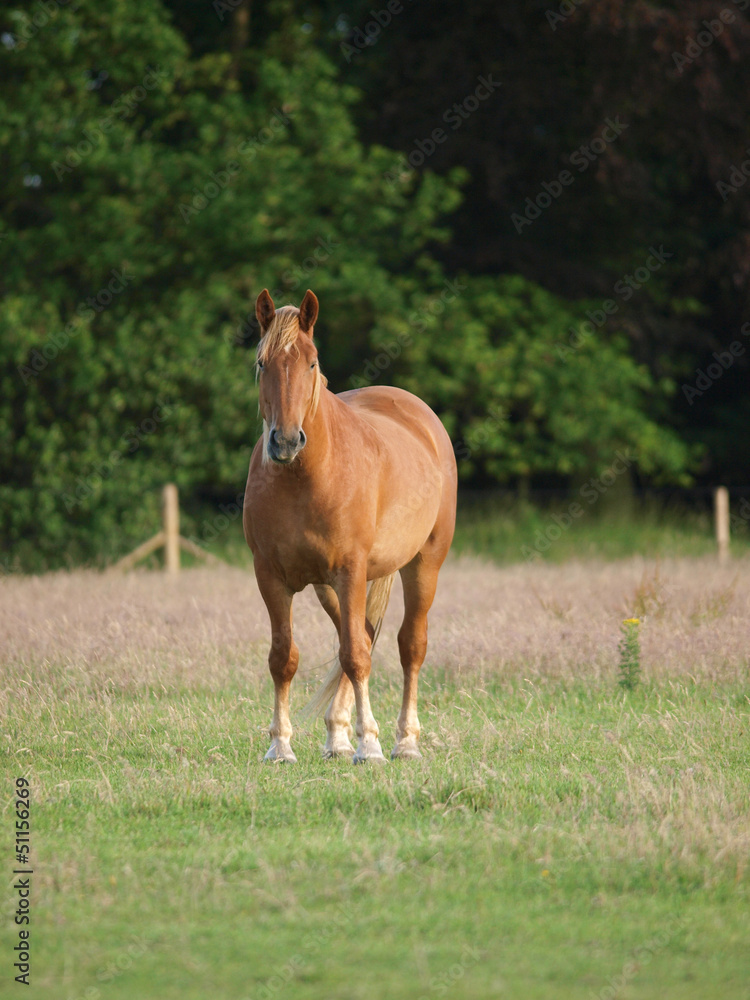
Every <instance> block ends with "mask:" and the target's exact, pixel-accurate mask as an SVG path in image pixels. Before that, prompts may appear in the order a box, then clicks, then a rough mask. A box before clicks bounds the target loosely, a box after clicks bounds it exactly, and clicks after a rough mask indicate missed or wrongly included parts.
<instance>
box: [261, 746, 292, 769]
mask: <svg viewBox="0 0 750 1000" xmlns="http://www.w3.org/2000/svg"><path fill="white" fill-rule="evenodd" d="M263 760H266V761H269V762H270V763H271V764H282V763H286V764H296V763H297V758H296V757H295V756H294V753H293V751H292V748H291V747H290V746H289V744H288V743H280V742H279V741H278V740H274V741H273V743H272V744H271V746H270V747H269V749H268V753H267V754H266V756H265V757H264V758H263Z"/></svg>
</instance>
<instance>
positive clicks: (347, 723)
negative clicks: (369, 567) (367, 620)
mask: <svg viewBox="0 0 750 1000" xmlns="http://www.w3.org/2000/svg"><path fill="white" fill-rule="evenodd" d="M315 593H316V594H317V595H318V600H319V601H320V603H321V604H322V606H323V609H324V610H325V612H326V614H327V615H328V617H329V618H330V619H331V621H332V622H333V624H334V625H335V626H336V632H337V633H338V636H339V641H341V608H340V607H339V599H338V597H337V596H336V591H335V590H334V589H333V587H327V586H325V585H322V584H321V585H319V586H318V585H316V586H315ZM353 707H354V688H353V687H352V682H351V681H350V680H349V678H348V677H347V676H346V674H345V673H344V672H343V670H342V671H341V677H340V678H339V686H338V687H337V688H336V693H335V694H334V696H333V698H332V699H331V704H330V705H329V706H328V708H327V709H326V714H325V721H326V730H327V733H328V735H327V737H326V744H325V747H324V748H323V756H324V757H343V756H349V757H351V755H352V754H353V753H354V747H353V746H352V744H351V740H352V737H353V736H354V730H353V729H352V721H351V720H352V708H353Z"/></svg>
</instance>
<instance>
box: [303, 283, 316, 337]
mask: <svg viewBox="0 0 750 1000" xmlns="http://www.w3.org/2000/svg"><path fill="white" fill-rule="evenodd" d="M317 318H318V300H317V299H316V297H315V294H314V293H313V292H311V291H310V289H309V288H308V289H307V291H306V292H305V297H304V299H303V300H302V305H301V306H300V307H299V328H300V330H301V331H302V332H303V333H309V331H310V330H312V328H313V327H314V326H315V320H316V319H317Z"/></svg>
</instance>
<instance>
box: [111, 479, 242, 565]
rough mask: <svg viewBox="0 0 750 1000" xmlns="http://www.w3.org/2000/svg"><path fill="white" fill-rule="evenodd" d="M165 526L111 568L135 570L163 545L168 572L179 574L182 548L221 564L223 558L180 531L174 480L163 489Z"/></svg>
mask: <svg viewBox="0 0 750 1000" xmlns="http://www.w3.org/2000/svg"><path fill="white" fill-rule="evenodd" d="M161 496H162V515H161V517H162V529H161V531H157V533H156V534H155V535H154V536H153V537H152V538H149V540H148V541H147V542H143V543H142V544H141V545H139V546H138V548H136V549H133V551H132V552H131V553H129V555H126V556H123V557H122V559H119V560H118V561H117V562H116V563H115V564H114V566H113V567H112V569H119V570H128V569H132V568H133V566H135V564H136V563H137V562H140V560H141V559H145V558H146V556H149V555H151V553H152V552H155V551H156V550H157V549H160V548H161V547H162V545H163V546H164V568H165V570H166V571H167V572H168V573H171V574H176V573H179V572H180V549H184V550H185V551H186V552H189V553H190V555H191V556H195V557H196V558H197V559H202V560H203V561H204V562H207V563H209V565H213V566H220V565H221V563H222V560H221V559H218V558H217V557H216V556H214V555H211V553H210V552H206V551H205V550H204V549H202V548H201V547H200V545H197V544H196V543H195V542H193V541H191V540H190V539H189V538H183V537H182V535H181V534H180V501H179V497H178V494H177V487H176V486H175V484H174V483H167V485H166V486H165V487H164V489H163V490H162V494H161Z"/></svg>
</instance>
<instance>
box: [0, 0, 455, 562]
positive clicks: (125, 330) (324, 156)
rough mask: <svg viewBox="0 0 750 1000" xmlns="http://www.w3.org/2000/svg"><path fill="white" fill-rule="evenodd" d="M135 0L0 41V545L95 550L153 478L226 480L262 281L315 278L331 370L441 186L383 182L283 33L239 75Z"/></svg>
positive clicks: (133, 527) (222, 490)
mask: <svg viewBox="0 0 750 1000" xmlns="http://www.w3.org/2000/svg"><path fill="white" fill-rule="evenodd" d="M137 8H138V9H137V16H135V14H136V12H134V9H133V4H132V3H129V4H125V3H117V4H115V5H112V6H110V7H108V8H107V10H106V11H104V10H103V9H102V8H101V6H97V5H96V4H94V3H93V2H84V3H82V4H80V5H79V6H78V7H77V8H76V9H75V11H74V10H73V9H72V8H68V7H64V8H63V7H61V8H60V9H59V12H58V14H57V15H56V18H55V24H54V26H53V25H47V26H46V27H45V28H40V29H39V30H38V31H37V32H36V34H35V35H34V36H33V37H32V38H30V40H29V41H28V43H27V44H20V43H19V44H17V45H16V47H15V48H11V49H10V50H8V51H6V53H5V55H4V60H5V63H6V64H7V73H8V77H7V80H6V84H5V86H4V90H3V95H2V97H1V98H0V148H1V149H2V151H3V156H4V167H5V169H4V170H3V172H2V176H1V177H0V205H1V206H2V212H3V228H4V230H5V232H4V236H5V238H4V240H3V241H2V242H1V243H0V250H1V251H2V254H3V284H2V293H3V308H2V310H1V311H0V385H1V386H2V401H1V402H0V436H1V437H2V439H3V441H4V442H5V447H4V448H3V451H2V457H0V481H1V482H2V484H3V485H2V487H0V490H1V492H0V537H2V539H3V542H4V546H5V547H6V549H9V550H10V552H9V553H8V555H6V557H5V564H6V566H11V567H15V566H22V567H25V568H40V567H42V566H45V565H55V564H60V563H64V562H77V561H80V560H91V559H94V558H96V559H98V560H102V561H106V560H107V559H109V558H111V557H112V555H114V554H116V553H117V552H122V551H123V550H126V549H127V548H128V547H129V546H132V544H133V543H134V542H135V541H137V540H141V539H143V538H144V537H147V535H148V534H149V533H150V532H151V531H152V530H153V529H154V526H155V523H156V517H155V514H156V511H155V504H156V493H155V490H156V488H157V487H158V486H160V485H161V484H162V483H163V482H164V481H166V480H174V481H175V482H177V484H178V485H179V486H180V487H181V489H182V490H183V495H184V496H186V497H187V498H188V499H189V498H190V497H191V496H196V495H201V494H203V495H209V496H219V497H221V496H222V495H224V496H231V497H232V498H233V499H234V498H235V497H236V495H237V493H238V492H240V491H241V489H242V486H243V483H244V478H245V475H246V470H247V464H248V459H249V454H250V448H251V446H252V444H253V442H254V440H255V438H256V437H257V430H258V425H257V418H256V409H257V400H256V394H255V388H254V382H253V377H252V369H251V364H250V358H249V355H248V352H247V350H246V347H247V346H253V344H254V341H255V336H256V328H255V321H254V316H253V303H254V299H255V295H256V294H257V292H258V291H259V289H260V288H262V287H263V286H264V285H267V286H268V287H270V288H271V289H273V290H274V292H275V293H276V296H277V301H278V302H279V303H282V302H284V301H295V302H296V301H299V296H300V294H301V293H302V292H303V291H304V288H306V287H307V284H308V283H313V284H314V285H315V287H316V289H317V291H318V293H319V294H320V295H321V297H322V299H323V301H324V302H325V304H326V312H325V315H326V319H325V323H324V328H325V329H326V331H327V337H328V338H329V339H330V343H331V351H330V361H331V364H332V366H333V368H334V370H335V369H336V366H337V365H338V366H339V367H340V368H343V369H350V368H351V365H352V358H353V352H354V350H356V341H355V340H354V338H353V337H352V334H351V331H352V330H366V329H367V326H368V325H369V324H370V323H371V322H372V317H373V316H374V315H375V313H376V311H377V309H378V308H385V309H387V310H392V311H394V312H395V311H399V310H400V309H401V308H402V303H401V300H400V297H399V295H398V294H397V293H395V292H394V291H393V290H392V289H391V287H390V285H391V282H390V275H389V270H388V269H389V268H391V267H398V266H402V265H403V263H404V261H408V259H409V257H410V256H411V255H413V254H414V253H416V252H417V251H418V250H419V249H420V248H421V247H422V246H423V245H424V243H426V242H427V241H428V240H431V239H433V240H434V239H436V238H439V237H440V236H441V233H440V231H439V230H437V229H436V228H435V226H434V220H435V218H436V216H437V211H438V206H440V207H441V208H443V207H450V206H451V205H454V204H455V203H456V197H457V195H456V193H455V190H454V189H453V188H452V187H451V186H450V185H448V184H447V183H445V182H443V181H439V180H437V179H436V178H430V179H429V180H428V181H427V182H426V183H424V184H422V185H419V186H418V188H417V189H416V190H414V191H412V192H411V193H409V194H405V193H402V192H401V191H399V190H395V189H392V188H391V187H389V186H388V185H387V184H386V182H385V180H384V174H385V173H386V172H387V171H388V170H390V169H392V168H393V166H394V164H395V162H396V155H395V154H393V153H390V152H388V151H386V150H384V149H380V148H377V147H375V148H371V149H369V150H365V149H364V148H363V147H362V145H361V144H360V143H359V142H358V141H357V138H356V135H355V133H354V128H353V125H352V123H351V120H350V117H349V111H348V108H349V105H350V104H351V102H352V100H353V99H354V96H355V95H354V93H353V91H352V90H351V89H349V88H346V87H343V88H342V87H340V86H339V85H338V84H337V83H336V81H335V79H334V71H333V69H332V67H331V66H330V65H329V63H328V62H327V60H326V59H325V58H324V57H323V56H321V55H320V54H319V53H317V52H316V50H315V49H314V48H313V47H312V46H311V45H310V44H306V43H305V40H304V36H300V38H299V39H298V40H297V43H296V44H295V47H294V50H293V51H290V50H289V47H288V46H287V45H286V44H285V40H284V37H283V36H282V35H272V36H271V37H270V38H269V39H267V40H266V44H264V46H263V49H262V51H259V52H256V53H253V64H252V81H251V82H250V84H248V85H246V86H245V87H244V92H240V88H239V84H238V81H237V80H236V79H235V77H234V76H233V73H232V70H231V65H230V60H229V57H228V56H225V55H223V54H218V53H212V54H208V55H205V56H203V57H201V58H192V57H191V56H190V53H189V52H188V49H187V46H186V44H185V42H184V40H183V39H182V37H181V36H180V34H179V33H178V32H177V31H175V30H174V28H172V27H171V26H170V24H169V19H168V17H167V15H166V12H165V10H164V8H163V6H162V5H161V4H160V3H159V2H157V0H140V3H139V4H138V5H137ZM13 16H14V18H15V20H17V21H18V19H19V18H21V19H22V16H21V15H20V14H18V16H17V17H16V15H13ZM19 24H20V21H19ZM18 37H19V38H20V35H19V36H18ZM102 51H105V52H106V53H107V58H106V60H103V59H102V55H101V53H102ZM103 64H104V65H106V74H104V73H103V72H102V71H101V70H100V67H101V66H102V65H103ZM397 230H398V239H395V238H394V236H395V233H396V231H397ZM113 288H116V289H118V290H117V291H112V289H113ZM336 344H338V345H341V346H340V347H339V349H338V350H336V349H335V348H334V345H336Z"/></svg>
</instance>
